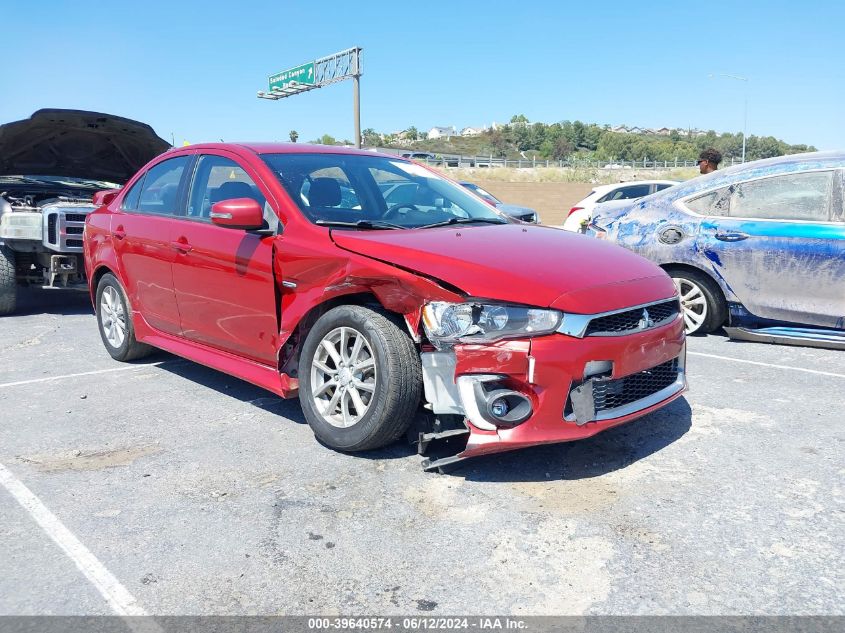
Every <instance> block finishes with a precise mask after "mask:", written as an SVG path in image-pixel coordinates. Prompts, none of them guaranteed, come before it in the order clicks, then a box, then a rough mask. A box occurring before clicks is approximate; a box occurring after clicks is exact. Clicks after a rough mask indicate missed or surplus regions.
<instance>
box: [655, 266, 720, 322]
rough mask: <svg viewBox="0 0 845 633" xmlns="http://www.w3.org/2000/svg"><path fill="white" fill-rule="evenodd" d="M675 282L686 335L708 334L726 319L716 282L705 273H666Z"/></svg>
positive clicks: (678, 270) (683, 270) (672, 271)
mask: <svg viewBox="0 0 845 633" xmlns="http://www.w3.org/2000/svg"><path fill="white" fill-rule="evenodd" d="M666 272H667V273H669V276H670V277H671V278H672V281H673V282H674V283H675V288H677V290H678V295H679V296H680V298H681V312H682V313H683V316H684V331H685V332H686V333H687V334H710V333H711V332H715V331H716V330H718V329H719V328H720V327H722V325H724V323H725V321H726V320H727V318H728V306H727V302H726V301H725V297H724V295H723V294H722V291H721V289H720V288H719V286H718V285H716V282H714V281H713V280H712V279H710V277H708V276H707V275H705V274H704V273H701V272H698V271H695V270H687V269H683V268H670V269H668V270H667V271H666Z"/></svg>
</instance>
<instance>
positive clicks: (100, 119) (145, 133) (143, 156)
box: [0, 109, 170, 183]
mask: <svg viewBox="0 0 845 633" xmlns="http://www.w3.org/2000/svg"><path fill="white" fill-rule="evenodd" d="M169 147H170V144H169V143H167V142H166V141H164V140H163V139H161V138H159V137H158V136H157V135H156V133H155V131H153V128H151V127H150V126H149V125H147V124H145V123H139V122H138V121H133V120H131V119H124V118H123V117H119V116H114V115H112V114H103V113H101V112H87V111H84V110H58V109H46V110H38V112H36V113H35V114H33V115H32V116H31V117H30V118H28V119H23V120H21V121H13V122H12V123H6V124H4V125H0V176H6V175H39V176H64V177H70V178H86V179H90V180H105V181H109V182H116V183H124V182H126V181H127V180H129V179H130V178H131V177H132V176H133V175H134V174H135V173H136V172H137V171H138V170H139V169H140V168H141V167H143V166H144V165H145V164H146V163H147V162H148V161H149V160H150V159H152V158H154V157H156V156H158V155H159V154H161V153H162V152H164V151H166V150H167V149H168V148H169Z"/></svg>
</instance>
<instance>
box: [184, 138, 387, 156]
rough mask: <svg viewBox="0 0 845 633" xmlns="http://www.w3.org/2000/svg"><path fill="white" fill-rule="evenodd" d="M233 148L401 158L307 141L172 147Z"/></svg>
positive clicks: (269, 151) (259, 151) (199, 144)
mask: <svg viewBox="0 0 845 633" xmlns="http://www.w3.org/2000/svg"><path fill="white" fill-rule="evenodd" d="M233 148H239V149H247V150H251V151H253V152H255V153H256V154H353V155H354V154H357V155H360V156H373V155H374V154H375V155H376V156H384V157H386V158H393V159H395V160H403V158H402V157H401V156H397V155H395V154H384V153H381V152H372V151H370V150H365V149H357V148H354V147H341V146H340V145H316V144H315V145H312V144H309V143H261V142H231V143H197V144H195V145H185V146H184V147H178V148H174V149H177V150H184V149H198V150H203V149H228V150H231V149H233Z"/></svg>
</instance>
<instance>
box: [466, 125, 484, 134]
mask: <svg viewBox="0 0 845 633" xmlns="http://www.w3.org/2000/svg"><path fill="white" fill-rule="evenodd" d="M484 131H485V129H484V128H483V127H465V128H464V129H463V130H461V136H478V135H479V134H481V133H483V132H484Z"/></svg>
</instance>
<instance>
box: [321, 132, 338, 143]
mask: <svg viewBox="0 0 845 633" xmlns="http://www.w3.org/2000/svg"><path fill="white" fill-rule="evenodd" d="M336 142H337V141H336V140H335V138H334V136H331V135H330V134H323V135H322V136H321V137H320V143H321V144H322V145H334V144H335V143H336Z"/></svg>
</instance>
